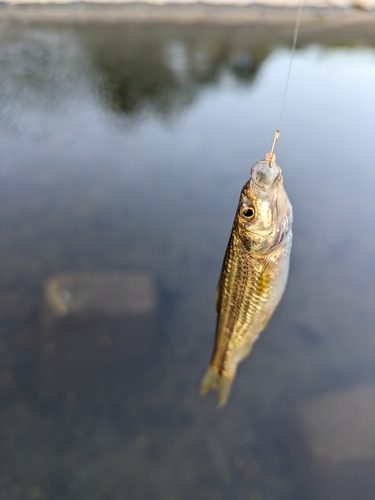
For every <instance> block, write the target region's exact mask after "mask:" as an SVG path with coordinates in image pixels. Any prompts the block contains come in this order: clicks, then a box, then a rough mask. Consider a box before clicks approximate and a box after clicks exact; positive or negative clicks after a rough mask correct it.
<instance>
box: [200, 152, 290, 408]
mask: <svg viewBox="0 0 375 500" xmlns="http://www.w3.org/2000/svg"><path fill="white" fill-rule="evenodd" d="M292 220H293V215H292V207H291V204H290V202H289V199H288V196H287V194H286V192H285V190H284V187H283V177H282V173H281V169H280V167H279V166H278V165H277V164H276V162H275V159H274V157H273V158H272V161H269V160H262V161H260V162H258V163H256V164H255V165H254V166H253V167H252V169H251V173H250V179H249V181H248V182H247V183H246V184H245V186H244V187H243V189H242V192H241V196H240V200H239V203H238V208H237V212H236V216H235V219H234V222H233V227H232V232H231V235H230V238H229V242H228V246H227V250H226V253H225V257H224V262H223V266H222V270H221V275H220V279H219V284H218V288H217V292H216V310H217V324H216V335H215V345H214V350H213V353H212V357H211V361H210V365H209V368H208V371H207V373H206V375H205V376H204V378H203V380H202V385H201V394H202V395H203V394H206V393H207V392H208V391H209V390H211V389H213V388H217V390H218V395H219V406H221V405H224V404H225V403H226V401H227V398H228V395H229V391H230V388H231V385H232V382H233V379H234V377H235V374H236V370H237V365H238V363H239V362H240V361H242V360H243V359H244V358H245V357H246V356H247V355H248V354H249V353H250V351H251V349H252V346H253V344H254V342H255V341H256V340H257V338H258V336H259V334H260V332H261V331H262V330H263V329H264V328H265V327H266V325H267V323H268V320H269V318H270V317H271V315H272V313H273V311H274V310H275V308H276V306H277V304H278V303H279V301H280V299H281V296H282V294H283V292H284V289H285V285H286V282H287V277H288V270H289V257H290V250H291V245H292Z"/></svg>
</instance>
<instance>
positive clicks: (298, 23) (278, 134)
mask: <svg viewBox="0 0 375 500" xmlns="http://www.w3.org/2000/svg"><path fill="white" fill-rule="evenodd" d="M303 4H304V0H299V4H298V9H297V16H296V23H295V26H294V35H293V45H292V50H291V52H290V60H289V66H288V73H287V77H286V83H285V90H284V95H283V100H282V104H281V111H280V117H279V125H278V127H277V129H276V132H275V135H274V138H273V143H272V148H271V152H270V153H267V155H266V158H267V159H269V161H270V164H271V161H272V158H273V154H274V151H275V147H276V142H277V139H278V138H279V136H280V128H281V121H282V118H283V114H284V108H285V101H286V95H287V93H288V88H289V80H290V74H291V72H292V64H293V58H294V53H295V51H296V45H297V38H298V33H299V27H300V24H301V14H302V9H303Z"/></svg>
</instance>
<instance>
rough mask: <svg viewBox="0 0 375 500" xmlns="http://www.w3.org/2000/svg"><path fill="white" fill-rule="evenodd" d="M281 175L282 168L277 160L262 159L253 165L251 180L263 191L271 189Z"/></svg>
mask: <svg viewBox="0 0 375 500" xmlns="http://www.w3.org/2000/svg"><path fill="white" fill-rule="evenodd" d="M280 176H281V169H280V167H279V166H278V165H277V164H276V163H275V162H272V163H271V164H270V163H269V162H268V161H267V160H261V161H258V163H255V165H253V166H252V167H251V171H250V182H252V183H254V184H255V186H256V187H257V188H259V189H261V190H262V191H270V190H271V189H272V188H273V186H274V185H275V184H276V182H277V180H278V179H279V178H280Z"/></svg>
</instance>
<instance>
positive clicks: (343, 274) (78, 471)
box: [0, 19, 375, 500]
mask: <svg viewBox="0 0 375 500" xmlns="http://www.w3.org/2000/svg"><path fill="white" fill-rule="evenodd" d="M340 29H341V28H340V26H339V27H338V28H337V27H336V31H335V30H332V31H331V34H330V37H329V36H328V35H327V34H326V33H325V32H324V31H323V34H324V36H323V35H322V34H321V32H320V31H319V29H318V27H317V28H316V30H314V29H311V27H310V31H308V30H307V29H306V30H305V31H304V30H302V31H301V43H302V46H301V47H300V48H299V50H298V51H297V52H296V54H295V59H294V64H293V69H292V76H291V82H290V88H289V91H288V96H287V101H286V108H285V114H284V119H283V124H282V128H281V137H280V139H279V142H278V145H277V151H276V153H277V158H278V163H279V164H280V166H281V167H282V168H283V173H284V182H285V186H286V189H287V191H288V194H289V197H290V199H291V201H292V203H293V208H294V213H295V223H294V247H293V253H292V261H291V272H290V279H289V283H288V287H287V290H286V293H285V296H284V298H283V300H282V303H281V305H280V306H279V308H278V309H277V311H276V313H275V315H274V317H273V318H272V320H271V322H270V324H269V326H268V328H267V330H266V332H265V333H264V334H263V335H262V336H261V338H260V340H259V341H258V343H257V345H256V348H255V349H254V352H253V353H252V354H251V357H250V358H249V359H248V360H246V361H245V362H244V363H243V364H242V365H241V366H240V369H239V373H238V378H237V380H236V382H235V384H234V387H233V392H232V394H231V397H230V401H229V404H228V406H227V407H226V408H225V409H224V410H222V411H218V410H217V409H216V401H215V398H214V395H210V396H209V397H207V398H206V399H202V400H201V399H200V398H199V396H198V388H199V382H200V379H201V377H202V375H203V373H204V372H205V369H206V365H207V363H208V360H209V356H210V354H211V349H212V342H213V334H214V323H215V311H214V306H213V302H214V294H215V287H216V283H217V279H218V275H219V272H220V267H221V262H222V258H223V254H224V250H225V246H226V243H227V239H228V236H229V232H230V228H231V223H232V219H233V215H234V211H235V207H236V204H237V199H238V196H239V192H240V189H241V187H242V185H243V184H244V182H246V180H247V178H248V174H249V169H250V167H251V165H252V164H253V163H255V162H256V161H258V160H259V159H261V158H263V157H264V155H265V153H266V151H269V149H270V147H271V143H272V139H273V134H274V129H275V128H276V126H277V120H278V117H279V113H280V106H281V100H282V94H283V91H284V82H285V78H286V72H287V67H288V62H289V51H288V49H287V48H285V47H284V46H283V45H282V43H285V42H286V41H287V40H289V38H290V37H289V38H288V36H289V33H291V32H290V30H289V28H288V29H285V27H284V28H283V25H280V26H276V27H275V28H274V29H272V30H270V28H267V27H266V28H264V29H260V28H259V29H258V28H254V27H253V29H252V30H250V29H248V28H246V27H243V26H242V27H237V28H236V27H230V28H228V27H221V28H220V27H210V26H191V27H186V26H182V27H181V26H180V27H178V26H171V25H169V26H162V25H154V26H152V25H151V26H140V25H136V26H135V25H127V24H124V25H121V24H117V25H104V24H103V25H90V24H83V25H79V24H75V23H72V24H66V25H56V26H54V25H52V24H48V23H46V24H40V25H36V24H35V25H28V24H24V25H22V24H19V23H17V22H15V21H10V20H9V19H8V20H7V19H5V21H3V22H2V26H1V34H0V37H1V50H0V58H1V72H0V131H1V132H0V133H1V142H0V150H1V163H0V179H1V185H0V199H1V202H0V203H1V210H0V224H1V240H0V251H1V272H0V283H1V300H0V320H1V337H0V357H1V362H0V376H1V391H2V395H3V404H2V409H1V416H0V420H1V428H2V440H3V447H2V454H3V458H2V460H1V464H2V465H1V474H0V489H1V492H2V493H1V495H0V498H1V499H21V498H22V499H23V498H25V499H44V498H55V499H65V498H69V499H74V498H77V499H78V498H79V499H80V500H82V499H90V500H91V499H115V500H120V499H141V498H142V499H143V498H147V499H149V500H153V499H163V500H169V499H176V498H178V499H184V498H195V499H213V500H214V499H215V500H216V499H217V500H219V499H226V498H237V499H246V500H261V499H267V500H268V499H270V500H271V499H272V500H274V499H275V500H276V499H277V500H283V499H290V498H293V497H294V496H295V495H298V493H296V491H297V490H296V477H295V475H294V474H295V472H294V469H293V467H292V465H291V461H290V458H289V454H288V452H287V451H286V448H287V445H285V442H284V443H283V438H282V431H281V430H280V429H278V428H277V426H275V422H278V421H279V420H280V418H281V416H282V415H284V413H285V412H286V411H288V410H290V408H293V407H294V405H296V404H298V403H299V402H300V401H304V400H305V399H308V398H311V397H316V396H319V395H321V394H326V393H329V392H330V391H334V390H337V389H342V388H345V387H350V386H355V385H356V384H370V385H371V384H372V385H373V384H374V383H375V369H374V362H373V360H374V357H375V342H374V334H373V325H374V322H375V317H374V314H375V313H374V308H373V304H374V300H375V290H374V285H373V278H372V277H373V273H374V271H375V265H374V262H375V260H374V255H375V236H374V232H373V230H372V228H373V227H374V223H375V210H374V202H373V193H374V188H375V173H374V168H373V165H372V163H373V152H372V143H373V117H374V116H375V99H374V88H375V50H374V43H373V40H372V38H371V36H369V37H367V38H366V30H365V29H362V28H361V27H360V28H359V29H358V30H357V31H355V30H354V29H353V28H352V27H349V28H346V30H345V28H342V29H341V31H340ZM356 42H359V44H356ZM62 271H76V272H82V271H85V272H88V273H91V272H98V271H103V272H105V271H115V272H119V271H141V272H148V273H150V275H151V276H152V277H153V278H154V280H155V282H156V284H157V289H158V295H159V302H158V304H159V305H158V311H157V314H158V319H157V330H156V334H155V337H154V339H153V345H152V355H151V357H150V358H148V360H147V362H145V363H140V364H139V366H137V367H134V368H132V369H131V370H130V371H129V370H125V371H124V373H122V375H121V377H115V376H114V375H110V376H109V383H110V387H109V388H108V387H107V389H106V391H104V392H103V391H102V392H101V391H100V390H99V389H98V388H97V387H96V386H95V384H92V385H90V377H89V375H87V377H88V378H87V381H86V382H87V383H86V386H85V387H86V389H85V391H83V392H78V393H74V391H73V392H72V391H71V390H69V388H66V390H64V388H63V389H62V390H61V387H59V389H58V390H56V391H55V392H54V391H52V392H48V391H47V390H46V388H45V387H44V385H43V382H42V381H41V378H40V363H41V359H42V348H41V341H40V331H41V329H42V328H43V327H42V324H43V322H42V320H41V316H42V313H43V310H44V308H45V305H44V301H43V283H44V282H45V280H46V279H47V278H48V277H50V276H52V275H54V274H56V273H60V272H62ZM111 377H112V378H111ZM364 500H366V499H364Z"/></svg>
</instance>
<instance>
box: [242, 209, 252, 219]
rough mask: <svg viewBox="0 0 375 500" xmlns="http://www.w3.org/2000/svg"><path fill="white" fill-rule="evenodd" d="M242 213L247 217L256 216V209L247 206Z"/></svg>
mask: <svg viewBox="0 0 375 500" xmlns="http://www.w3.org/2000/svg"><path fill="white" fill-rule="evenodd" d="M242 215H243V216H244V217H246V219H251V218H252V217H254V209H253V208H251V207H246V208H244V209H243V210H242Z"/></svg>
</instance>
